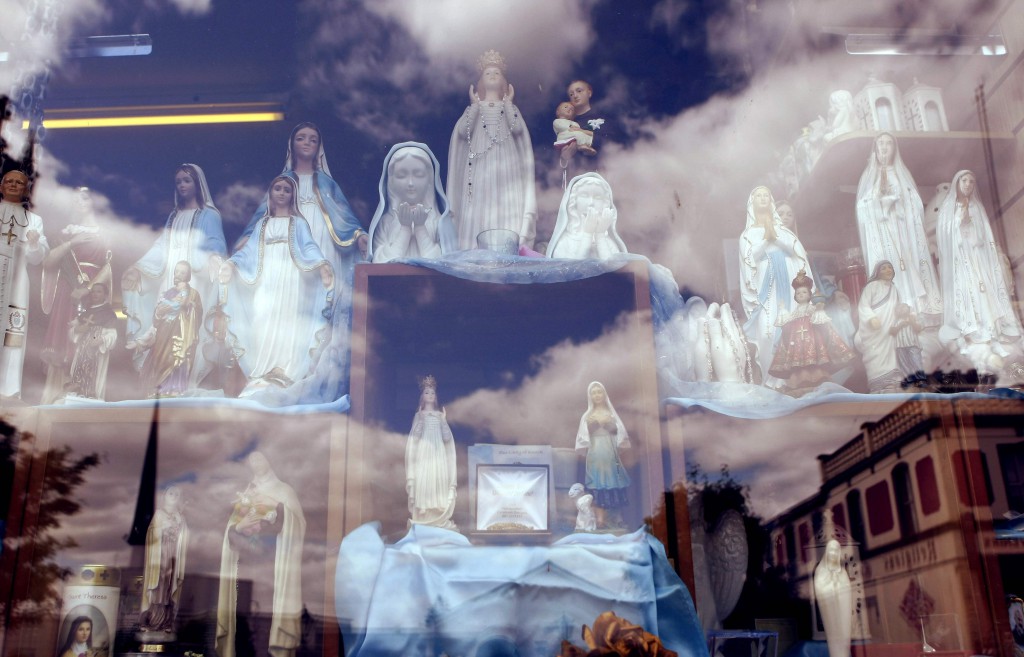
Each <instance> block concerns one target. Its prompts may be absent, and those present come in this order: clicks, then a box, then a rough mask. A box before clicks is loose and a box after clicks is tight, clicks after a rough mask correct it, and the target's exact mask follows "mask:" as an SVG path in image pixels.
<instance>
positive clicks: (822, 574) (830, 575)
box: [814, 538, 853, 657]
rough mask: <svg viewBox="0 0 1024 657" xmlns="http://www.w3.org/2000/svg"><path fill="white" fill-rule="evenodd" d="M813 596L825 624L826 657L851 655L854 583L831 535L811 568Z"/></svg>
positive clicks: (840, 547) (837, 542) (837, 543)
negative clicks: (820, 556) (817, 560)
mask: <svg viewBox="0 0 1024 657" xmlns="http://www.w3.org/2000/svg"><path fill="white" fill-rule="evenodd" d="M814 597H815V599H816V600H817V602H818V610H819V611H820V612H821V624H822V625H823V626H824V627H825V641H826V642H827V643H828V657H850V638H851V636H852V630H853V586H852V585H851V583H850V575H849V574H848V573H847V572H846V568H845V567H844V566H843V549H842V546H841V545H840V544H839V541H837V540H836V539H834V538H833V539H831V540H829V542H828V543H827V544H826V545H825V556H823V557H822V558H821V561H820V562H819V563H818V566H817V567H816V568H815V569H814Z"/></svg>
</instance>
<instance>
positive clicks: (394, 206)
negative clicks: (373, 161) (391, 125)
mask: <svg viewBox="0 0 1024 657" xmlns="http://www.w3.org/2000/svg"><path fill="white" fill-rule="evenodd" d="M379 191H380V203H378V205H377V211H376V212H375V213H374V215H373V221H372V222H371V223H370V256H369V257H370V260H371V261H373V262H388V261H389V260H398V259H400V258H430V259H437V258H440V257H441V256H442V255H443V254H445V253H450V252H452V251H455V250H456V249H457V245H456V235H455V225H454V223H453V222H452V218H451V216H450V214H449V213H448V197H447V196H445V193H444V188H443V187H442V186H441V166H440V164H438V162H437V158H435V157H434V154H433V153H432V152H431V151H430V148H428V147H427V145H426V144H419V143H416V142H411V141H409V142H405V143H402V144H395V145H394V146H393V147H392V148H391V151H390V152H389V153H388V155H387V157H386V158H384V171H383V172H382V173H381V176H380V188H379Z"/></svg>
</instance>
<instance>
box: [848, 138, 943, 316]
mask: <svg viewBox="0 0 1024 657" xmlns="http://www.w3.org/2000/svg"><path fill="white" fill-rule="evenodd" d="M857 225H858V227H859V229H860V243H861V248H862V250H863V253H864V259H865V262H866V264H867V269H868V271H873V270H874V269H875V267H876V266H877V265H878V263H879V262H881V261H883V260H887V261H889V262H890V263H891V264H892V265H893V267H895V268H896V278H895V285H896V287H897V288H898V289H899V292H900V299H901V300H902V301H903V302H904V303H906V304H908V305H910V306H911V307H912V308H913V309H914V312H915V313H917V315H918V317H920V319H921V323H922V325H923V326H925V327H935V326H938V324H939V322H940V321H941V315H942V297H941V295H940V292H939V284H938V280H939V279H938V277H937V276H936V274H935V265H934V264H933V263H932V258H931V255H930V253H929V251H928V240H927V238H926V237H925V231H924V203H923V202H922V201H921V196H920V194H918V191H917V184H916V183H915V182H914V178H913V176H911V175H910V171H908V170H907V167H906V166H905V165H904V164H903V160H902V158H901V157H900V153H899V147H898V145H897V143H896V139H895V137H893V136H892V135H891V134H889V133H887V132H884V133H882V134H880V135H878V137H876V138H875V143H874V146H873V147H872V149H871V154H870V155H869V156H868V164H867V167H866V168H865V169H864V173H863V174H861V177H860V183H859V184H858V186H857Z"/></svg>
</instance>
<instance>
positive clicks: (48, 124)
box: [21, 112, 284, 130]
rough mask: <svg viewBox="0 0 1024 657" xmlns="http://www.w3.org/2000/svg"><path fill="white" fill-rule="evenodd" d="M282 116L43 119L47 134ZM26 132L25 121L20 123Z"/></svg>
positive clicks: (254, 120) (280, 118)
mask: <svg viewBox="0 0 1024 657" xmlns="http://www.w3.org/2000/svg"><path fill="white" fill-rule="evenodd" d="M283 120H284V112H237V113H232V114H154V115H146V116H98V117H83V118H67V119H56V118H55V119H46V118H44V119H43V127H44V128H46V129H47V130H59V129H62V128H123V127H136V126H158V125H196V124H210V123H260V122H266V121H283ZM21 125H22V128H24V129H27V128H28V121H22V124H21Z"/></svg>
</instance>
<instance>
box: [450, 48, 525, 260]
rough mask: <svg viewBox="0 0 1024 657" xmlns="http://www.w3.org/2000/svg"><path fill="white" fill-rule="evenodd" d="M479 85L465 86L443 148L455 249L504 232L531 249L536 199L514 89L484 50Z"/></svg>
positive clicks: (501, 65) (500, 63)
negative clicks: (463, 102) (465, 99)
mask: <svg viewBox="0 0 1024 657" xmlns="http://www.w3.org/2000/svg"><path fill="white" fill-rule="evenodd" d="M477 68H478V69H479V71H480V79H479V80H478V81H477V83H476V84H475V85H472V84H471V85H469V106H468V107H466V110H465V111H464V112H463V113H462V116H461V117H459V120H458V122H456V124H455V128H454V130H452V139H451V144H450V146H449V148H448V197H449V200H450V201H451V212H452V216H453V217H454V218H455V224H456V226H457V229H458V242H459V249H461V250H468V249H473V248H476V247H477V235H479V234H480V233H481V232H483V231H485V230H492V229H505V230H511V231H514V232H515V233H516V234H518V235H519V243H520V244H521V245H523V246H528V247H532V246H533V240H534V237H535V236H536V232H537V231H536V224H537V195H536V189H535V186H534V166H533V146H532V143H531V142H530V132H529V130H528V129H527V127H526V121H525V117H524V116H523V115H522V113H521V112H520V111H519V108H518V107H516V106H515V103H514V102H513V101H514V99H515V89H514V88H513V87H512V85H511V84H509V83H508V80H507V79H506V78H505V72H506V68H507V67H506V64H505V60H504V58H502V56H501V54H500V53H498V52H497V51H495V50H488V51H487V52H485V53H484V54H483V56H481V57H480V59H479V60H478V61H477Z"/></svg>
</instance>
